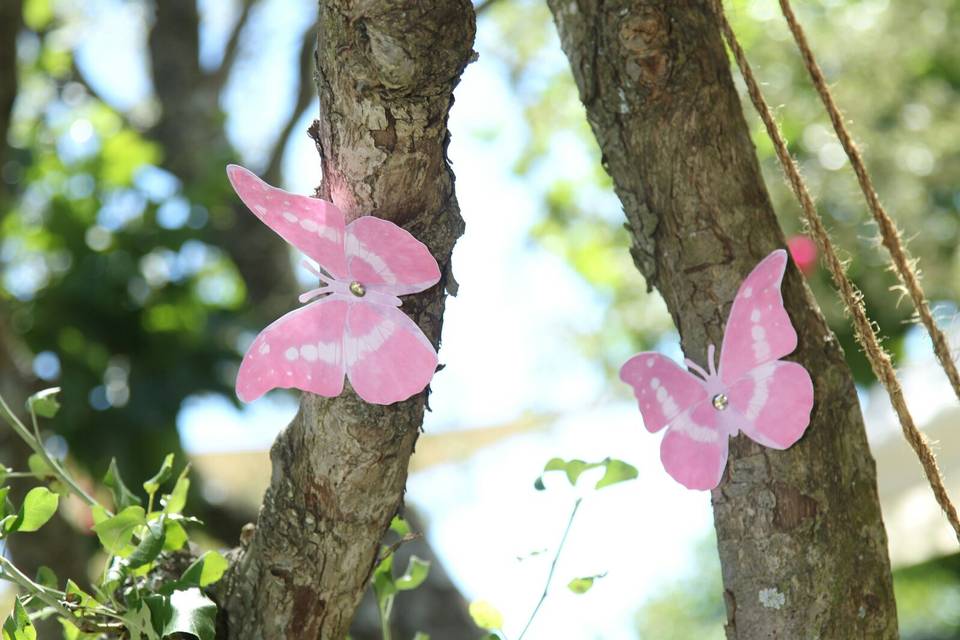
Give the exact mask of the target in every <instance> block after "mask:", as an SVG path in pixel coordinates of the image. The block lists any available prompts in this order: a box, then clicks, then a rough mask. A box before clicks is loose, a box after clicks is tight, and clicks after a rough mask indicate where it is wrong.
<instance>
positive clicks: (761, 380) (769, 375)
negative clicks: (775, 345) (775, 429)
mask: <svg viewBox="0 0 960 640" xmlns="http://www.w3.org/2000/svg"><path fill="white" fill-rule="evenodd" d="M775 370H776V363H775V362H770V363H768V364H765V365H763V366H760V367H757V368H756V369H754V370H753V371H751V372H750V378H751V379H752V380H753V393H752V395H751V396H750V401H749V402H748V403H747V409H746V411H744V414H743V415H744V417H745V418H746V419H747V420H750V421H751V422H752V421H753V420H756V419H757V416H759V415H760V412H761V411H762V410H763V407H764V406H765V405H766V404H767V400H769V399H770V385H771V384H773V374H774V371H775Z"/></svg>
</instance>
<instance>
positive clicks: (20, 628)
mask: <svg viewBox="0 0 960 640" xmlns="http://www.w3.org/2000/svg"><path fill="white" fill-rule="evenodd" d="M3 640H37V630H36V629H34V628H33V624H31V623H30V616H29V615H27V611H26V609H24V608H23V603H21V602H20V598H15V599H14V603H13V611H12V612H10V615H9V616H8V617H7V619H6V621H4V623H3Z"/></svg>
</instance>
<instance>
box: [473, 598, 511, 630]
mask: <svg viewBox="0 0 960 640" xmlns="http://www.w3.org/2000/svg"><path fill="white" fill-rule="evenodd" d="M469 611H470V617H471V618H473V623H474V624H475V625H477V626H478V627H480V628H481V629H486V630H487V631H493V630H495V629H500V628H501V627H503V614H501V613H500V612H499V611H498V610H497V608H496V607H494V606H493V605H492V604H490V603H489V602H487V601H486V600H475V601H473V602H471V603H470V609H469Z"/></svg>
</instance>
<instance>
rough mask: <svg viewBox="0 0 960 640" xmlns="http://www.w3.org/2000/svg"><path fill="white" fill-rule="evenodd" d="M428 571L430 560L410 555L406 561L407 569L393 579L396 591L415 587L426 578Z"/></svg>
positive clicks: (409, 589)
mask: <svg viewBox="0 0 960 640" xmlns="http://www.w3.org/2000/svg"><path fill="white" fill-rule="evenodd" d="M429 573H430V562H429V561H428V560H423V559H421V558H418V557H417V556H410V561H409V562H408V563H407V570H406V571H405V572H404V573H403V575H402V576H400V577H399V578H397V579H396V580H394V581H393V583H394V585H395V586H396V587H397V590H398V591H411V590H413V589H416V588H417V587H419V586H420V585H421V584H423V581H424V580H426V579H427V574H429Z"/></svg>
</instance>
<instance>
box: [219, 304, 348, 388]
mask: <svg viewBox="0 0 960 640" xmlns="http://www.w3.org/2000/svg"><path fill="white" fill-rule="evenodd" d="M349 307H350V303H348V302H346V301H344V300H336V299H329V298H323V299H320V300H318V301H316V302H312V303H310V304H308V305H306V306H304V307H300V308H299V309H296V310H294V311H291V312H290V313H288V314H286V315H284V316H282V317H281V318H280V319H278V320H276V321H275V322H273V323H272V324H271V325H270V326H268V327H267V328H266V329H264V330H263V331H261V332H260V335H258V336H257V337H256V339H255V340H254V341H253V344H251V345H250V348H249V349H248V350H247V353H246V355H244V357H243V362H242V363H241V364H240V372H239V373H238V374H237V396H238V397H239V398H240V399H241V400H243V401H244V402H252V401H253V400H256V399H257V398H259V397H260V396H262V395H263V394H264V393H266V392H267V391H269V390H270V389H276V388H281V389H292V388H296V389H301V390H303V391H309V392H311V393H315V394H317V395H321V396H326V397H328V398H329V397H333V396H337V395H339V394H340V392H341V391H342V390H343V375H344V371H345V362H344V357H343V355H344V354H343V335H344V330H345V328H346V324H347V313H348V310H349Z"/></svg>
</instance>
